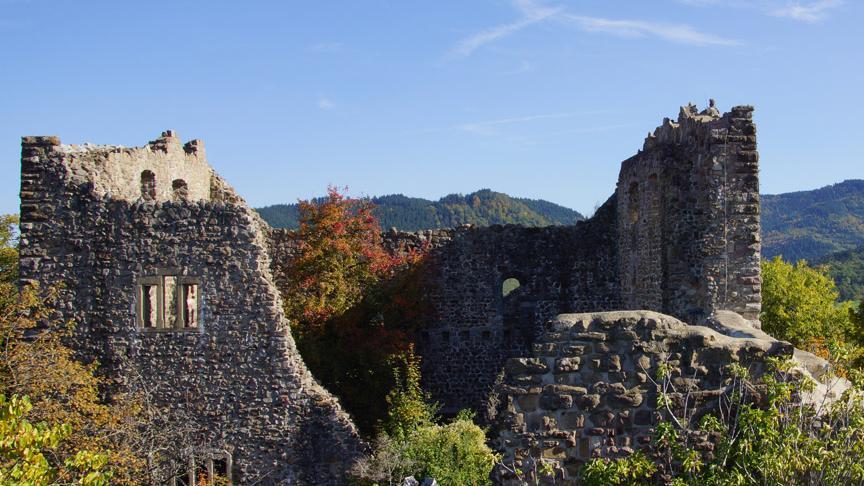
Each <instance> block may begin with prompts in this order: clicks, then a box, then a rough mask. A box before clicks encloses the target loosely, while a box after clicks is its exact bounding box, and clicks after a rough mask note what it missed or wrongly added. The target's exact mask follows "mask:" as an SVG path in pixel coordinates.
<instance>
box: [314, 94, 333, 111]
mask: <svg viewBox="0 0 864 486" xmlns="http://www.w3.org/2000/svg"><path fill="white" fill-rule="evenodd" d="M318 108H321V109H322V110H332V109H333V108H336V104H335V103H333V100H331V99H330V98H327V97H326V96H320V97H318Z"/></svg>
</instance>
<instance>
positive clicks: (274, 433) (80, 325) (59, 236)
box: [20, 131, 360, 484]
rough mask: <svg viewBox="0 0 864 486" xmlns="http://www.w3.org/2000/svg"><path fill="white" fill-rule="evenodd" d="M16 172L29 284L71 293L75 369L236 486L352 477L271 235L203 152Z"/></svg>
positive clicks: (106, 157) (42, 143)
mask: <svg viewBox="0 0 864 486" xmlns="http://www.w3.org/2000/svg"><path fill="white" fill-rule="evenodd" d="M21 165H22V175H21V253H20V254H21V261H20V263H21V279H22V281H23V282H24V283H39V284H40V285H41V286H42V287H43V288H45V287H48V286H52V285H55V284H61V285H62V286H61V287H60V292H61V299H60V301H61V302H63V303H64V304H63V306H62V308H61V309H59V310H61V312H62V313H63V315H64V317H65V318H68V319H73V320H74V321H75V322H76V323H77V326H76V328H75V331H74V335H73V337H72V339H71V342H70V344H71V345H72V347H73V348H74V349H75V350H76V352H77V354H78V356H79V357H81V358H83V359H84V360H85V361H91V360H98V361H99V363H100V364H101V368H100V371H101V372H103V373H104V374H106V375H107V376H108V377H109V378H110V380H111V383H112V385H113V387H115V388H117V389H120V390H141V389H146V390H148V392H149V393H151V394H152V396H151V398H152V399H153V400H154V402H155V404H156V405H157V406H159V407H160V408H162V409H163V410H164V411H165V413H166V415H170V414H175V413H176V416H178V417H187V418H188V420H190V422H192V423H194V424H195V425H196V426H197V427H200V430H197V431H193V435H194V442H195V444H197V445H201V446H205V447H206V448H207V449H208V450H212V451H217V456H218V458H217V459H218V460H219V461H218V465H219V466H220V467H222V468H226V469H228V470H227V471H221V472H222V473H223V474H228V475H229V476H230V477H232V478H233V479H234V481H236V482H240V483H254V482H257V481H261V482H263V483H265V484H274V483H283V482H288V483H292V484H293V483H300V484H331V483H336V482H340V481H341V480H342V479H343V478H344V475H345V471H346V470H347V469H348V468H349V467H350V466H351V463H352V461H353V459H354V458H355V457H357V455H358V453H359V451H360V443H359V438H358V435H357V432H356V430H355V427H354V425H353V424H352V423H351V421H350V420H349V418H348V416H347V415H346V414H345V413H344V412H343V411H342V410H341V409H340V406H339V404H338V403H337V402H336V400H335V399H334V398H333V397H331V396H330V394H329V393H328V392H327V391H326V390H324V389H323V388H321V387H320V386H319V385H318V384H317V383H316V382H315V380H314V379H313V378H312V376H311V375H310V374H309V372H308V370H307V369H306V366H305V365H304V363H303V361H302V360H301V359H300V356H299V354H298V353H297V350H296V348H295V346H294V342H293V340H292V338H291V334H290V332H289V327H288V322H287V321H286V319H285V318H284V316H283V314H282V300H281V297H280V295H279V293H278V291H277V290H276V287H275V286H274V284H273V282H272V278H271V274H270V258H269V255H268V251H267V244H266V240H265V236H264V230H265V228H266V224H265V223H263V221H262V220H261V219H260V218H259V217H258V215H257V214H256V213H255V212H254V211H253V210H252V209H250V208H249V207H248V206H247V205H246V204H245V202H244V201H243V200H242V199H241V198H240V197H238V196H237V195H236V194H235V193H234V191H233V190H232V189H231V188H230V187H229V186H228V185H227V184H226V183H225V182H224V181H223V180H222V179H221V178H220V177H219V176H218V175H216V174H215V173H214V172H213V170H212V169H211V168H210V166H209V165H208V164H207V161H206V158H205V154H204V146H203V144H202V143H201V142H200V141H197V140H193V141H191V142H188V143H186V144H185V145H184V144H182V143H181V141H180V139H179V137H178V136H177V135H176V134H174V133H172V132H170V131H169V132H165V133H163V134H162V136H161V137H159V138H158V139H157V140H155V141H153V142H150V143H148V144H147V145H145V146H143V147H136V148H124V147H118V146H93V145H84V146H75V145H63V144H61V143H60V140H59V139H57V138H56V137H24V139H23V140H22V148H21ZM187 425H188V424H187ZM189 445H190V444H176V447H177V448H178V449H179V448H182V447H187V446H189ZM210 467H211V468H212V466H210Z"/></svg>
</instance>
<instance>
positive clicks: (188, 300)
mask: <svg viewBox="0 0 864 486" xmlns="http://www.w3.org/2000/svg"><path fill="white" fill-rule="evenodd" d="M180 297H181V298H180V305H181V309H180V318H181V323H182V325H183V327H198V284H194V283H190V284H183V285H181V286H180Z"/></svg>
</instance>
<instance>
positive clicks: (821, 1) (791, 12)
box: [771, 0, 843, 22]
mask: <svg viewBox="0 0 864 486" xmlns="http://www.w3.org/2000/svg"><path fill="white" fill-rule="evenodd" d="M841 5H843V1H842V0H818V1H815V2H806V3H800V2H795V3H790V4H788V5H785V6H783V7H780V8H777V9H774V10H772V11H771V15H774V16H775V17H786V18H790V19H794V20H800V21H802V22H819V21H821V20H825V18H827V17H828V12H829V11H830V10H831V9H834V8H837V7H839V6H841Z"/></svg>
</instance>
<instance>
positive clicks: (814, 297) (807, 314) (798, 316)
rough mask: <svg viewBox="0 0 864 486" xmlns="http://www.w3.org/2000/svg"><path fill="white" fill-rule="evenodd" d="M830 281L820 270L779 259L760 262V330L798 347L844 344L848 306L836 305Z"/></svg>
mask: <svg viewBox="0 0 864 486" xmlns="http://www.w3.org/2000/svg"><path fill="white" fill-rule="evenodd" d="M837 297H838V292H837V289H836V286H835V284H834V280H832V279H831V277H830V276H829V275H828V274H827V273H826V271H825V269H824V268H822V267H817V268H813V267H810V266H809V265H808V264H807V262H805V261H803V260H802V261H798V263H796V264H794V265H793V264H791V263H787V262H785V261H783V260H782V259H781V258H780V257H775V258H774V259H773V260H768V261H763V262H762V314H761V315H760V319H761V321H762V329H764V330H765V332H767V333H769V334H771V335H772V336H774V337H776V338H778V339H784V340H787V341H789V342H791V343H792V344H794V345H796V346H799V347H801V346H802V345H805V344H807V343H808V341H811V340H813V339H824V340H827V341H829V342H842V341H845V340H846V338H847V335H848V334H849V332H850V330H851V326H850V321H849V311H850V308H851V304H849V303H843V304H838V303H837Z"/></svg>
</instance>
